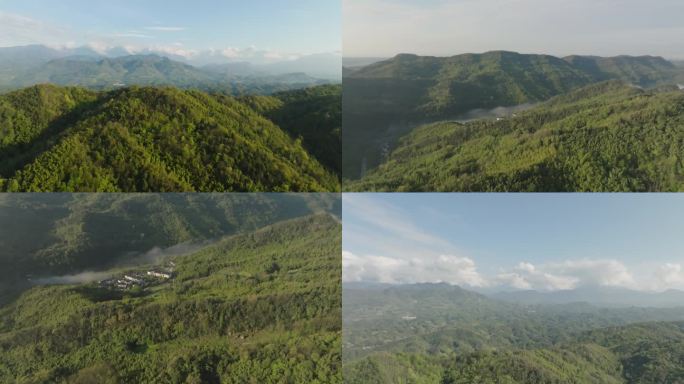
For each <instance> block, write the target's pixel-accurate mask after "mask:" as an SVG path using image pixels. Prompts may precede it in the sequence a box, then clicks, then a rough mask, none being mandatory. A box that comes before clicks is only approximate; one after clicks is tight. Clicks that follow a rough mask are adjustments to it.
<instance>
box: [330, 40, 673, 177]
mask: <svg viewBox="0 0 684 384" xmlns="http://www.w3.org/2000/svg"><path fill="white" fill-rule="evenodd" d="M681 74H682V70H681V69H678V68H676V67H675V66H674V65H673V64H672V63H670V62H668V61H666V60H664V59H662V58H660V57H651V56H640V57H630V56H618V57H608V58H602V57H593V56H570V57H566V58H559V57H554V56H549V55H537V54H519V53H516V52H505V51H495V52H487V53H483V54H463V55H457V56H452V57H430V56H417V55H409V54H401V55H398V56H396V57H394V58H391V59H388V60H384V61H380V62H377V63H374V64H371V65H368V66H365V67H363V68H361V69H359V70H356V71H353V72H350V73H348V74H347V75H345V78H344V95H343V96H344V98H343V103H344V108H343V110H344V129H343V135H344V147H345V150H344V152H345V156H344V172H343V174H344V177H345V178H347V179H357V178H359V177H361V176H363V175H364V174H365V172H366V171H367V170H370V169H373V168H375V167H376V166H378V165H379V164H380V163H382V162H384V160H385V159H386V158H385V157H386V156H385V155H386V153H385V152H386V151H387V149H388V148H390V149H391V148H393V147H394V146H395V144H396V140H397V139H398V138H399V137H401V136H403V135H405V134H408V133H410V132H411V131H412V130H413V128H415V127H417V126H419V125H421V124H425V123H428V122H436V121H441V120H452V119H459V118H460V117H461V116H463V115H464V114H466V113H468V112H472V111H479V110H489V109H493V108H498V107H508V106H515V105H524V104H534V103H537V102H542V101H545V100H548V99H549V98H551V97H553V96H557V95H560V94H564V93H567V92H570V91H572V90H575V89H578V88H581V87H584V86H587V85H590V84H593V83H597V82H602V81H607V80H621V81H624V82H626V83H630V84H635V85H638V86H641V87H655V86H660V85H665V84H674V83H675V82H676V81H677V78H678V76H681Z"/></svg>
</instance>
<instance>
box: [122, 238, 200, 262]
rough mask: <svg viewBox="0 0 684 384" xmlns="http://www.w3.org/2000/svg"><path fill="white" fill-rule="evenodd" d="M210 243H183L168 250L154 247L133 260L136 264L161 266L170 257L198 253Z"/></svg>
mask: <svg viewBox="0 0 684 384" xmlns="http://www.w3.org/2000/svg"><path fill="white" fill-rule="evenodd" d="M210 243H211V242H210V241H204V242H201V243H181V244H176V245H173V246H170V247H167V248H162V247H154V248H152V249H150V250H149V251H147V252H145V253H144V254H141V255H139V256H137V257H135V258H134V259H133V260H134V261H135V264H148V263H151V264H159V263H161V262H163V261H164V260H165V259H167V258H169V257H174V256H182V255H187V254H190V253H193V252H196V251H198V250H200V249H201V248H204V247H206V246H207V245H209V244H210Z"/></svg>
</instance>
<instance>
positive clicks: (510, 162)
mask: <svg viewBox="0 0 684 384" xmlns="http://www.w3.org/2000/svg"><path fill="white" fill-rule="evenodd" d="M683 126H684V93H683V92H681V91H680V90H678V89H676V87H662V88H659V89H654V90H644V89H641V88H637V87H633V86H630V85H627V84H624V83H621V82H618V81H609V82H604V83H599V84H595V85H591V86H588V87H585V88H581V89H579V90H576V91H573V92H570V93H568V94H565V95H561V96H558V97H556V98H553V99H551V100H549V101H548V102H546V103H543V104H541V105H539V106H537V107H535V108H532V109H530V110H528V111H525V112H519V113H517V114H514V115H511V116H509V117H507V118H503V119H502V118H498V119H484V120H477V121H473V122H467V123H462V122H454V121H444V122H438V123H433V124H427V125H424V126H421V127H419V128H417V129H415V130H414V131H413V132H411V133H410V134H408V135H406V136H405V137H403V138H402V139H401V140H400V143H399V144H398V146H397V148H396V149H395V150H394V151H392V153H391V154H390V155H389V156H388V160H387V161H386V162H385V163H384V164H382V165H381V166H380V167H378V168H377V169H375V170H373V171H371V172H369V174H368V175H367V176H366V177H364V178H363V179H362V180H360V181H356V182H350V183H348V184H347V183H345V189H348V190H377V191H681V190H682V189H684V173H683V172H682V166H683V164H682V153H684V148H683V147H682V143H683V142H684V131H683V130H682V127H683Z"/></svg>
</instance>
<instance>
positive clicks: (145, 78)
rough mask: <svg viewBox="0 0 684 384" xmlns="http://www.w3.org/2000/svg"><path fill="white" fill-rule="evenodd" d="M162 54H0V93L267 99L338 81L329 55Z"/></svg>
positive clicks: (18, 50)
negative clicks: (214, 93) (222, 93)
mask: <svg viewBox="0 0 684 384" xmlns="http://www.w3.org/2000/svg"><path fill="white" fill-rule="evenodd" d="M201 63H202V61H193V60H188V59H186V58H184V57H181V56H177V55H170V54H166V53H164V52H154V51H149V52H147V51H146V52H140V53H136V54H131V53H129V52H128V51H126V50H124V49H123V48H122V49H118V50H110V51H108V52H106V53H105V54H102V53H99V52H96V51H94V50H93V49H91V48H88V47H81V48H74V49H53V48H48V47H45V46H41V45H32V46H23V47H9V48H0V89H14V88H20V87H25V86H30V85H34V84H39V83H45V82H50V83H54V84H58V85H80V86H88V87H93V88H99V89H102V88H115V87H119V86H122V85H131V84H136V85H160V84H163V85H173V86H179V87H184V88H201V89H213V88H215V89H220V88H225V87H229V86H230V87H233V88H234V89H233V90H234V91H236V92H238V91H240V90H246V91H254V90H257V91H260V92H261V93H268V92H273V91H278V90H284V89H292V88H301V87H302V86H307V85H316V84H323V83H328V82H336V81H339V80H340V79H341V68H340V63H341V58H340V57H339V56H337V55H334V54H317V55H309V56H303V57H300V58H297V59H294V60H288V61H280V62H272V63H263V64H252V63H249V62H234V61H230V60H228V59H226V58H224V60H218V61H213V62H211V63H209V64H201Z"/></svg>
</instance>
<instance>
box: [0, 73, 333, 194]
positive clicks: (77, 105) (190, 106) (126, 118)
mask: <svg viewBox="0 0 684 384" xmlns="http://www.w3.org/2000/svg"><path fill="white" fill-rule="evenodd" d="M305 113H306V112H305ZM304 118H310V119H311V121H317V120H316V119H317V118H318V117H316V116H311V117H303V119H304ZM331 123H332V122H331ZM321 124H322V125H326V124H327V123H321ZM0 127H1V128H0V164H1V165H0V179H3V178H4V180H0V189H1V190H5V191H11V192H15V191H79V192H80V191H83V192H95V191H97V192H101V191H125V192H145V191H151V192H164V191H205V192H208V191H216V192H223V191H335V190H338V189H339V180H338V177H337V176H336V175H335V174H333V172H331V171H328V170H326V169H325V168H324V167H323V166H322V165H321V164H320V163H319V161H317V160H316V159H315V158H314V156H312V155H310V154H309V153H308V152H307V150H306V149H305V148H304V147H303V146H302V143H301V141H300V140H297V139H294V138H292V137H291V136H290V135H289V134H288V133H287V132H285V131H284V130H283V129H281V128H280V127H278V126H277V125H275V124H274V123H273V122H272V121H271V120H269V119H268V118H266V117H265V116H262V115H260V114H259V113H257V112H256V111H254V110H253V109H252V108H250V107H249V106H247V105H246V104H245V103H243V102H240V101H238V100H237V99H235V98H233V97H231V96H225V95H220V94H207V93H203V92H200V91H183V90H179V89H175V88H151V87H143V88H140V87H131V88H124V89H119V90H114V91H109V92H101V93H92V92H90V91H86V90H83V89H80V88H60V87H56V86H51V85H40V86H35V87H31V88H27V89H24V90H20V91H16V92H12V93H9V94H6V95H3V96H0ZM313 139H315V138H313ZM312 145H313V144H312Z"/></svg>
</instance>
